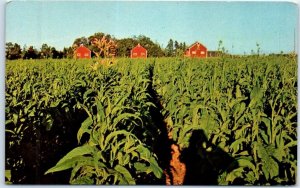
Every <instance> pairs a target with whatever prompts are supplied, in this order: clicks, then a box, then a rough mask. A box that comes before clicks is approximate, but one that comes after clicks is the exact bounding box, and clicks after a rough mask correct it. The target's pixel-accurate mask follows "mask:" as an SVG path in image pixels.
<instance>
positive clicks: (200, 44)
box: [187, 41, 206, 49]
mask: <svg viewBox="0 0 300 188" xmlns="http://www.w3.org/2000/svg"><path fill="white" fill-rule="evenodd" d="M196 44H200V45H202V46H204V45H203V44H202V43H200V42H198V41H196V42H194V43H193V44H192V45H190V46H189V47H188V48H187V49H189V48H191V47H193V46H195V45H196ZM204 47H205V48H206V46H204Z"/></svg>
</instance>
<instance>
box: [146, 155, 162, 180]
mask: <svg viewBox="0 0 300 188" xmlns="http://www.w3.org/2000/svg"><path fill="white" fill-rule="evenodd" d="M149 162H150V168H151V169H152V171H153V173H154V175H155V176H156V177H157V178H161V177H162V174H163V171H162V169H161V168H160V167H159V165H158V163H157V161H156V160H155V158H154V157H151V158H150V160H149Z"/></svg>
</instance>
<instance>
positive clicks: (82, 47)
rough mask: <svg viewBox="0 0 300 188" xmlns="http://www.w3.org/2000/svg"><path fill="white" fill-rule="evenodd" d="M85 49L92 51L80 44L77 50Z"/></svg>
mask: <svg viewBox="0 0 300 188" xmlns="http://www.w3.org/2000/svg"><path fill="white" fill-rule="evenodd" d="M80 48H81V49H85V50H88V51H91V50H90V49H88V48H87V47H85V46H84V45H83V44H80V46H79V47H78V48H77V49H76V50H78V49H80Z"/></svg>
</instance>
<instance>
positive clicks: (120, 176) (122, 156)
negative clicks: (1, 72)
mask: <svg viewBox="0 0 300 188" xmlns="http://www.w3.org/2000/svg"><path fill="white" fill-rule="evenodd" d="M96 65H97V64H95V62H92V63H91V62H88V61H82V62H80V61H67V62H61V61H53V60H52V61H47V62H43V63H41V62H39V61H31V62H28V61H27V62H22V61H16V62H9V64H7V69H6V170H8V171H10V172H11V181H12V183H49V182H47V181H42V182H41V181H40V182H36V179H39V180H41V179H42V178H43V177H47V176H49V175H50V176H51V175H53V174H56V173H57V172H59V171H66V170H69V171H67V172H68V173H69V175H68V177H70V178H69V183H71V184H136V183H141V184H143V183H144V184H145V183H158V182H160V181H161V179H162V176H163V173H162V169H161V168H160V165H159V164H158V162H157V156H156V154H155V153H154V149H155V148H154V147H155V144H157V143H155V142H156V141H157V139H158V137H160V136H161V132H160V129H159V128H157V127H156V125H155V124H154V122H155V121H154V120H153V117H152V116H151V111H153V110H155V108H156V106H155V105H154V103H153V102H152V101H153V99H152V97H151V95H150V94H149V92H150V91H149V85H150V82H151V81H150V79H149V76H150V67H151V66H150V65H149V64H147V63H145V62H130V61H127V62H123V61H121V62H119V63H118V64H117V65H116V66H112V67H109V66H104V65H97V66H96ZM54 130H56V131H54ZM61 131H62V132H63V133H64V134H63V133H62V132H61ZM67 135H70V136H67ZM70 137H72V138H70ZM47 138H48V139H47ZM74 138H75V139H74ZM76 138H77V139H76ZM68 139H70V140H69V142H71V143H70V144H69V145H68V147H64V146H63V145H65V144H68V143H66V142H68V141H67V140H68ZM41 142H43V143H41ZM76 142H77V143H76ZM26 144H27V145H28V144H30V146H28V147H27V149H26V151H24V152H20V151H21V150H24V146H25V145H26ZM57 144H58V145H57ZM42 146H45V147H47V148H48V150H45V151H44V150H43V147H42ZM41 148H42V149H41ZM59 148H61V149H59ZM28 149H30V150H28ZM25 153H26V155H27V156H28V157H26V155H25ZM50 153H56V154H57V155H56V156H55V159H54V160H56V162H57V161H58V162H57V163H56V162H53V160H49V159H50V157H48V156H47V155H49V154H50ZM34 159H36V160H34ZM58 159H59V160H58ZM30 161H35V162H36V163H43V161H44V163H45V164H46V163H48V164H49V163H50V165H51V166H52V167H51V168H50V167H49V166H47V165H46V166H45V164H44V163H43V164H44V166H43V167H40V168H39V166H38V165H41V164H35V162H33V164H32V163H30ZM55 163H56V165H54V164H55ZM28 166H31V167H32V166H38V167H35V168H34V167H32V168H33V169H32V170H31V171H36V173H33V174H31V173H30V172H29V171H24V170H22V169H24V168H26V167H28ZM47 167H48V169H46V168H47ZM37 169H38V170H37ZM22 172H23V173H22ZM44 173H45V175H43V174H44ZM28 176H31V177H32V176H33V180H29V178H28ZM34 176H36V177H34ZM51 180H53V179H51ZM60 181H61V180H60ZM50 183H51V182H50ZM52 183H54V182H52ZM57 183H58V182H57Z"/></svg>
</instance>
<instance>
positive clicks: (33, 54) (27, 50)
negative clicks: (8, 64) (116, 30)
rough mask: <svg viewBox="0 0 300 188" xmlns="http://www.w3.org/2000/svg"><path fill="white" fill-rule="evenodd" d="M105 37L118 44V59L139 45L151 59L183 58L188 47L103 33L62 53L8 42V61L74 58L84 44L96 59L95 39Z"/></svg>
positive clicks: (183, 44) (42, 47)
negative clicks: (116, 36) (164, 44)
mask: <svg viewBox="0 0 300 188" xmlns="http://www.w3.org/2000/svg"><path fill="white" fill-rule="evenodd" d="M103 36H104V37H105V38H106V39H107V40H112V41H114V42H115V43H116V46H117V48H116V50H117V51H116V56H117V57H130V51H131V49H132V48H133V47H135V46H136V45H137V44H140V45H142V46H143V47H145V48H146V49H147V51H148V56H150V57H175V56H182V55H183V54H184V51H185V50H186V48H187V46H186V43H185V42H178V41H176V40H173V39H170V40H169V41H168V44H167V46H166V47H165V48H163V47H162V46H161V45H159V44H158V43H157V42H153V41H152V40H151V39H150V38H149V37H146V36H144V35H139V36H133V37H131V38H123V39H117V38H115V37H113V36H111V35H109V34H105V33H102V32H98V33H95V34H93V35H91V36H89V37H79V38H76V39H75V40H74V42H73V44H72V45H71V46H69V47H64V48H63V50H62V51H60V50H57V49H56V48H55V47H53V46H49V45H48V44H42V46H41V48H40V49H37V48H35V47H33V46H29V47H27V46H24V47H23V48H21V46H20V45H19V44H17V43H12V42H7V43H6V46H5V56H6V59H9V60H14V59H48V58H52V59H62V58H74V54H75V53H74V52H75V50H76V49H77V48H78V47H79V46H80V44H83V45H84V46H86V47H87V48H89V49H90V50H91V52H92V57H96V55H97V51H98V50H99V49H97V46H95V45H93V41H94V40H95V39H99V40H101V39H102V38H103Z"/></svg>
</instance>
